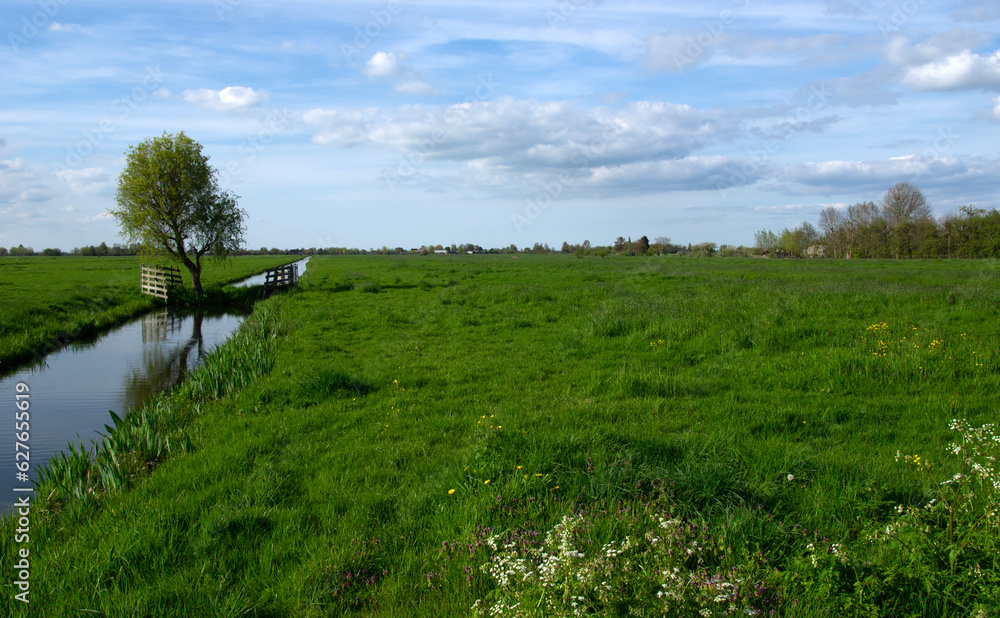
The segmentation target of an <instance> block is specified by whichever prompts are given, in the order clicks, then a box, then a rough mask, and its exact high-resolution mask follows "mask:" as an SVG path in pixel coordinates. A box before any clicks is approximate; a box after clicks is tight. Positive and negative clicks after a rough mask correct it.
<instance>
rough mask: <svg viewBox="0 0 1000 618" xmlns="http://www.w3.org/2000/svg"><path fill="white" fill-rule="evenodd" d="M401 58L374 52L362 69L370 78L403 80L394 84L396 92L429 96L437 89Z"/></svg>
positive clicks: (388, 53)
mask: <svg viewBox="0 0 1000 618" xmlns="http://www.w3.org/2000/svg"><path fill="white" fill-rule="evenodd" d="M402 60H403V58H401V57H398V56H396V54H394V53H392V52H384V51H380V52H375V55H373V56H372V57H371V58H370V59H369V60H368V62H366V63H365V66H364V68H363V69H362V71H363V72H364V74H365V75H367V76H368V77H369V78H371V79H398V80H403V81H402V83H400V84H399V85H397V86H396V92H399V93H402V94H409V95H415V96H431V95H434V94H437V91H436V90H435V89H434V88H433V87H432V86H431V85H430V84H428V83H427V82H425V81H424V79H423V78H422V77H421V76H420V74H419V73H417V72H416V71H414V70H413V69H412V68H410V67H408V66H405V65H404V63H403V62H402Z"/></svg>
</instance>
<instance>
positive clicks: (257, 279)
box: [233, 257, 309, 288]
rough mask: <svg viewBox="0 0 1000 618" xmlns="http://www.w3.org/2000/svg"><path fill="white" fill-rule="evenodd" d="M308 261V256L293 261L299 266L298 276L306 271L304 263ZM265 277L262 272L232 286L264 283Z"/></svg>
mask: <svg viewBox="0 0 1000 618" xmlns="http://www.w3.org/2000/svg"><path fill="white" fill-rule="evenodd" d="M308 263H309V258H308V257H307V258H305V259H302V260H299V261H298V262H295V264H297V265H298V267H299V277H301V276H302V275H304V274H305V272H306V265H307V264H308ZM266 278H267V273H266V272H263V273H260V274H259V275H254V276H253V277H249V278H247V279H244V280H243V281H240V282H238V283H234V284H233V286H235V287H238V288H242V287H249V286H251V285H264V280H265V279H266Z"/></svg>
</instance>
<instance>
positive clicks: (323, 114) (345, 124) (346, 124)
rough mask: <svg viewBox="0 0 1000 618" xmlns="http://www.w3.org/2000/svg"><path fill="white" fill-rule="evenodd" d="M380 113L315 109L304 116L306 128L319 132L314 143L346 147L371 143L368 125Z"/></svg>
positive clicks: (373, 109) (368, 110) (369, 110)
mask: <svg viewBox="0 0 1000 618" xmlns="http://www.w3.org/2000/svg"><path fill="white" fill-rule="evenodd" d="M377 113H378V110H377V109H376V108H373V107H372V108H367V109H348V110H324V109H314V110H310V111H307V112H305V113H304V114H302V121H303V122H304V123H305V124H306V126H309V127H313V128H314V129H316V130H317V132H316V134H315V135H313V138H312V141H313V143H314V144H319V145H320V146H332V147H346V146H360V145H364V144H367V143H369V141H370V140H369V137H368V130H369V129H368V124H369V122H370V120H371V118H372V117H373V116H374V115H375V114H377Z"/></svg>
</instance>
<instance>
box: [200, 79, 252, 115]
mask: <svg viewBox="0 0 1000 618" xmlns="http://www.w3.org/2000/svg"><path fill="white" fill-rule="evenodd" d="M183 96H184V100H185V101H187V102H188V103H191V104H192V105H197V106H198V107H203V108H205V109H209V110H212V111H214V112H223V113H229V112H242V111H246V110H248V109H250V108H251V107H256V106H258V105H260V104H261V103H263V102H264V101H267V99H268V98H269V95H268V94H267V92H266V91H264V90H256V91H255V90H254V89H253V88H247V87H245V86H228V87H226V88H223V89H222V90H210V89H208V88H201V89H198V90H185V91H184V92H183Z"/></svg>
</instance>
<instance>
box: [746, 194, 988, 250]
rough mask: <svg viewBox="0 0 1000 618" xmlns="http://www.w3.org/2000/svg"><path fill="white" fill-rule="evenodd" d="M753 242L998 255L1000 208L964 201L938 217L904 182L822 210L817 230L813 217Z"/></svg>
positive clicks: (767, 246)
mask: <svg viewBox="0 0 1000 618" xmlns="http://www.w3.org/2000/svg"><path fill="white" fill-rule="evenodd" d="M754 240H755V248H756V249H757V250H758V251H762V252H780V253H783V254H787V255H792V256H797V257H802V256H807V255H813V256H817V257H818V256H821V255H825V256H827V257H843V258H852V257H853V258H896V259H899V258H996V257H1000V212H998V211H997V209H995V208H994V209H992V210H985V209H982V208H974V207H973V206H962V207H961V208H959V209H958V210H957V211H956V212H954V213H952V214H948V215H945V216H943V217H941V218H940V219H935V218H934V217H933V216H932V214H931V208H930V206H929V205H928V204H927V200H926V199H925V198H924V196H923V194H922V193H921V192H920V190H919V189H917V188H916V187H915V186H913V185H911V184H910V183H907V182H901V183H898V184H896V185H894V186H893V187H892V188H890V189H889V190H888V191H887V192H886V194H885V195H884V196H883V197H882V199H881V201H880V202H879V203H878V204H876V203H875V202H859V203H857V204H854V205H853V206H849V207H847V208H846V209H839V208H834V207H830V208H826V209H825V210H823V211H822V212H820V216H819V230H817V229H816V228H815V227H813V226H812V224H810V223H809V222H803V223H802V224H801V225H799V226H798V227H796V228H795V229H792V230H789V229H784V230H782V231H781V232H780V233H777V234H776V233H774V232H772V231H771V230H761V231H759V232H757V234H756V236H755V238H754Z"/></svg>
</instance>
